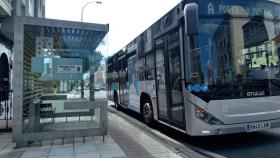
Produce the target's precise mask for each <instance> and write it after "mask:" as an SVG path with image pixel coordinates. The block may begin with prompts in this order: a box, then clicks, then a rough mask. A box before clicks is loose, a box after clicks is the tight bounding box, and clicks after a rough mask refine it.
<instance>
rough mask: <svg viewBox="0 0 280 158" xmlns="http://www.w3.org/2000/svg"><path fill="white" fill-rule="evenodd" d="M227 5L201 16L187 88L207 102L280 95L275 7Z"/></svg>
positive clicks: (279, 26) (279, 17)
mask: <svg viewBox="0 0 280 158" xmlns="http://www.w3.org/2000/svg"><path fill="white" fill-rule="evenodd" d="M226 2H227V1H223V4H212V3H211V2H209V3H208V5H207V6H206V7H207V9H208V10H207V9H206V12H205V13H200V16H199V26H200V28H199V31H200V32H199V34H198V36H197V42H198V44H197V45H198V48H199V49H198V50H199V51H198V52H193V53H192V57H191V60H190V61H191V62H192V79H191V80H190V81H189V84H188V90H189V91H191V92H192V93H193V94H195V95H198V96H199V97H201V98H202V99H204V100H206V101H209V100H215V99H229V98H244V97H261V96H274V95H280V13H279V12H280V5H276V3H272V2H267V3H260V4H259V3H257V1H254V3H248V4H246V5H244V4H243V5H240V4H239V5H234V4H225V3H226ZM237 2H238V1H237ZM206 4H207V3H206ZM209 4H210V5H209ZM203 5H204V6H205V4H203ZM260 5H262V6H263V5H264V7H260ZM199 6H202V4H201V5H199ZM215 6H216V8H215ZM258 8H262V9H258ZM202 10H203V9H202ZM203 11H205V10H203Z"/></svg>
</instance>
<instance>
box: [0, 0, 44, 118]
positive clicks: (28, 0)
mask: <svg viewBox="0 0 280 158" xmlns="http://www.w3.org/2000/svg"><path fill="white" fill-rule="evenodd" d="M15 16H27V17H38V18H44V17H45V0H0V120H1V119H8V118H9V119H11V118H12V112H9V111H11V110H10V109H11V102H10V100H11V98H12V95H11V94H12V90H13V87H12V80H13V65H14V53H13V48H14V32H15V31H14V17H15ZM0 123H1V122H0Z"/></svg>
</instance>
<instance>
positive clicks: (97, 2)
mask: <svg viewBox="0 0 280 158" xmlns="http://www.w3.org/2000/svg"><path fill="white" fill-rule="evenodd" d="M91 3H96V4H102V2H101V1H90V2H88V3H86V4H85V5H84V6H83V9H82V12H81V22H83V14H84V9H85V7H86V6H88V5H89V4H91Z"/></svg>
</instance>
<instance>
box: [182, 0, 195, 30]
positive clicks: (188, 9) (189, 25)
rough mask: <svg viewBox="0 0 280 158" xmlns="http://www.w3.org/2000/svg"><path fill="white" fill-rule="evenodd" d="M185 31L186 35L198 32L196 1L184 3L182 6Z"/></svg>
mask: <svg viewBox="0 0 280 158" xmlns="http://www.w3.org/2000/svg"><path fill="white" fill-rule="evenodd" d="M184 17H185V32H186V34H187V35H197V34H198V5H197V4H196V3H190V4H186V5H185V8H184Z"/></svg>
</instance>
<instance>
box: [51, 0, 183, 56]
mask: <svg viewBox="0 0 280 158" xmlns="http://www.w3.org/2000/svg"><path fill="white" fill-rule="evenodd" d="M90 1H91V0H46V18H50V19H61V20H70V21H81V10H82V8H83V6H84V5H85V4H86V3H87V2H90ZM100 1H101V2H102V4H96V3H91V4H89V5H88V6H87V7H86V8H85V9H84V13H83V21H84V22H90V23H99V24H109V27H110V30H109V33H108V55H112V54H114V53H116V52H117V51H119V50H121V49H122V48H123V47H124V46H126V45H127V44H128V43H129V42H130V41H132V40H133V39H134V38H135V37H137V36H138V35H139V34H141V33H142V32H143V31H144V30H146V29H147V28H148V27H149V26H151V25H152V24H153V23H154V22H156V21H157V20H158V19H159V18H161V17H162V16H163V15H164V14H166V13H167V12H168V11H169V10H171V9H172V8H173V7H174V6H175V5H177V4H178V3H179V2H180V1H181V0H100Z"/></svg>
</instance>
